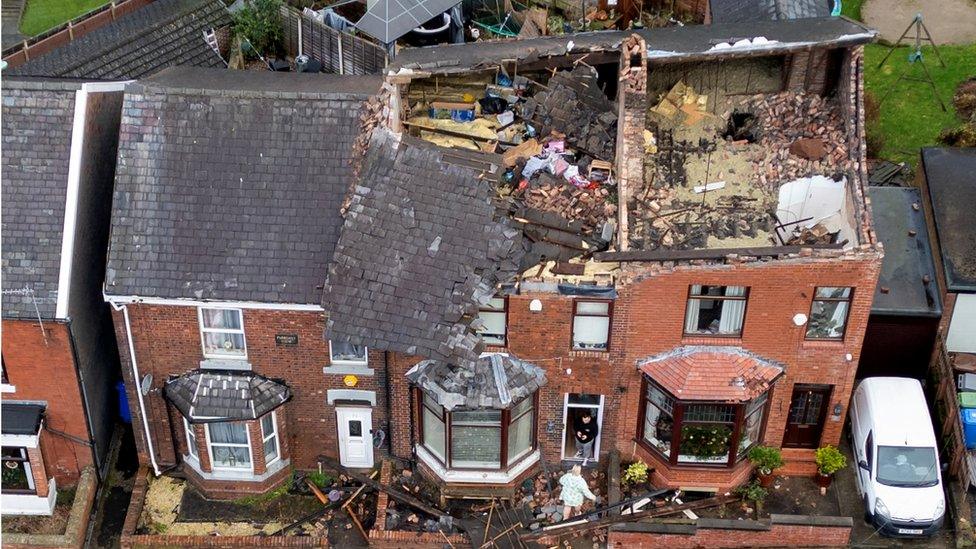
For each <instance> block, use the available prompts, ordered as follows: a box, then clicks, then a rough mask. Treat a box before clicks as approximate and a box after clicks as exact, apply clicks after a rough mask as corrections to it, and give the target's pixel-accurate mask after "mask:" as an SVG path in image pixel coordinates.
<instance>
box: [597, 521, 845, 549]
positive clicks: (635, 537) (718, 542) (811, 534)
mask: <svg viewBox="0 0 976 549" xmlns="http://www.w3.org/2000/svg"><path fill="white" fill-rule="evenodd" d="M850 536H851V527H850V526H846V527H845V526H805V525H792V524H772V525H771V526H770V528H769V529H768V530H745V529H743V530H738V529H724V528H698V529H697V530H695V533H694V534H690V535H684V534H657V533H649V532H621V531H614V530H611V531H610V533H609V535H608V536H607V546H608V547H613V548H627V549H644V548H647V549H652V548H653V549H656V548H658V547H668V548H672V549H684V548H688V549H706V548H713V547H715V548H720V547H844V546H846V545H847V543H848V541H849V539H850Z"/></svg>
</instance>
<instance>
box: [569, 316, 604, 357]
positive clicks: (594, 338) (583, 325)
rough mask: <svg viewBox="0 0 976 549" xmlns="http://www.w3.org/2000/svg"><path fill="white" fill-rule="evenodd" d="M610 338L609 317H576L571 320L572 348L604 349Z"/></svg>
mask: <svg viewBox="0 0 976 549" xmlns="http://www.w3.org/2000/svg"><path fill="white" fill-rule="evenodd" d="M609 337H610V317H606V316H577V317H574V318H573V347H574V348H576V349H606V348H607V341H608V340H609Z"/></svg>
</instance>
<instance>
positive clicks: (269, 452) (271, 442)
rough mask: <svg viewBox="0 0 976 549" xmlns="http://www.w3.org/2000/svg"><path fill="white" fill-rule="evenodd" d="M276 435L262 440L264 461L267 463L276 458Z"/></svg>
mask: <svg viewBox="0 0 976 549" xmlns="http://www.w3.org/2000/svg"><path fill="white" fill-rule="evenodd" d="M276 438H277V437H271V438H269V439H268V440H266V441H264V462H265V463H267V462H269V461H271V460H273V459H277V458H278V445H277V444H275V439H276Z"/></svg>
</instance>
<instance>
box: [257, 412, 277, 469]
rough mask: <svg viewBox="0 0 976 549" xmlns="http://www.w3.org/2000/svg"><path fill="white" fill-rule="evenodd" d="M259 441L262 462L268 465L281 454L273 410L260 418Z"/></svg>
mask: <svg viewBox="0 0 976 549" xmlns="http://www.w3.org/2000/svg"><path fill="white" fill-rule="evenodd" d="M261 441H262V446H263V448H264V464H265V465H268V464H270V463H272V462H273V461H275V460H276V459H278V457H279V455H280V454H281V452H280V451H279V448H278V428H277V426H276V418H275V413H274V412H271V413H270V414H268V415H266V416H264V417H262V418H261Z"/></svg>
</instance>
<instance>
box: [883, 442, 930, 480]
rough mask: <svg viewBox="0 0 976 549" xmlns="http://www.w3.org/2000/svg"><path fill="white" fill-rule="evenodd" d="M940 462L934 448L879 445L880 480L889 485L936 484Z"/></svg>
mask: <svg viewBox="0 0 976 549" xmlns="http://www.w3.org/2000/svg"><path fill="white" fill-rule="evenodd" d="M938 466H939V462H938V460H937V459H936V456H935V449H934V448H916V447H909V446H878V482H880V483H881V484H886V485H888V486H911V487H922V486H935V485H936V484H938V482H939V477H938V469H937V468H938Z"/></svg>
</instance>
